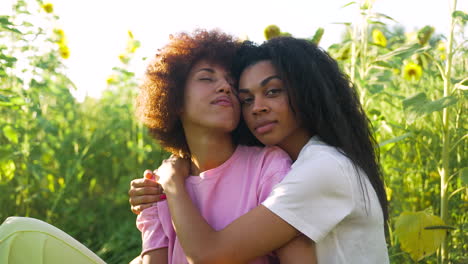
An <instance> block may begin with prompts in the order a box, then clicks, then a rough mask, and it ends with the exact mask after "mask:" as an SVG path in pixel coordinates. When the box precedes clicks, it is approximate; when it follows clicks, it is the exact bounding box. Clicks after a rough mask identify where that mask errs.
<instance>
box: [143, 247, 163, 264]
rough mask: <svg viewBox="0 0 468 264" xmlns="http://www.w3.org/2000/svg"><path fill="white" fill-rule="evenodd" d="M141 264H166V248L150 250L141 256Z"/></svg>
mask: <svg viewBox="0 0 468 264" xmlns="http://www.w3.org/2000/svg"><path fill="white" fill-rule="evenodd" d="M142 259H143V262H142V263H143V264H166V263H167V259H168V258H167V247H166V248H158V249H155V250H151V251H149V252H147V253H146V254H144V255H143V257H142Z"/></svg>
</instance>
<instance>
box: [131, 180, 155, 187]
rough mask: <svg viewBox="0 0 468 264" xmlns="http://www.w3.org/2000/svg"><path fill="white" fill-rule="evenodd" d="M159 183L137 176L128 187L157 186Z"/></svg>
mask: <svg viewBox="0 0 468 264" xmlns="http://www.w3.org/2000/svg"><path fill="white" fill-rule="evenodd" d="M157 186H159V183H157V182H156V181H154V180H150V179H146V178H139V179H134V180H132V181H131V182H130V189H132V188H141V187H157Z"/></svg>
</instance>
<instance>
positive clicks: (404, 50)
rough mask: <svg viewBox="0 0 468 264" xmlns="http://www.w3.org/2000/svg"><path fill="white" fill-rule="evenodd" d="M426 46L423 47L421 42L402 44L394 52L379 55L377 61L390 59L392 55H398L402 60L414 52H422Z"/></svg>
mask: <svg viewBox="0 0 468 264" xmlns="http://www.w3.org/2000/svg"><path fill="white" fill-rule="evenodd" d="M425 49H426V48H422V47H421V45H419V44H417V43H416V44H413V45H411V46H402V47H400V48H398V49H396V50H394V51H392V52H389V53H386V54H384V55H381V56H378V57H377V58H376V59H375V61H387V60H390V59H391V58H392V57H395V56H398V57H400V58H401V59H402V60H403V59H406V58H408V57H410V56H412V55H413V54H417V53H421V52H422V51H424V50H425Z"/></svg>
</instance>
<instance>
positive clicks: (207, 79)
mask: <svg viewBox="0 0 468 264" xmlns="http://www.w3.org/2000/svg"><path fill="white" fill-rule="evenodd" d="M198 80H200V81H207V82H212V81H213V79H211V78H200V79H198Z"/></svg>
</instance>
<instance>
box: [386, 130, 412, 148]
mask: <svg viewBox="0 0 468 264" xmlns="http://www.w3.org/2000/svg"><path fill="white" fill-rule="evenodd" d="M412 135H413V133H411V132H407V133H405V134H403V135H401V136H398V137H394V138H391V139H387V140H385V141H383V142H381V143H380V144H379V147H383V146H385V145H388V144H391V143H396V142H398V141H401V140H403V139H405V138H407V137H411V136H412Z"/></svg>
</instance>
